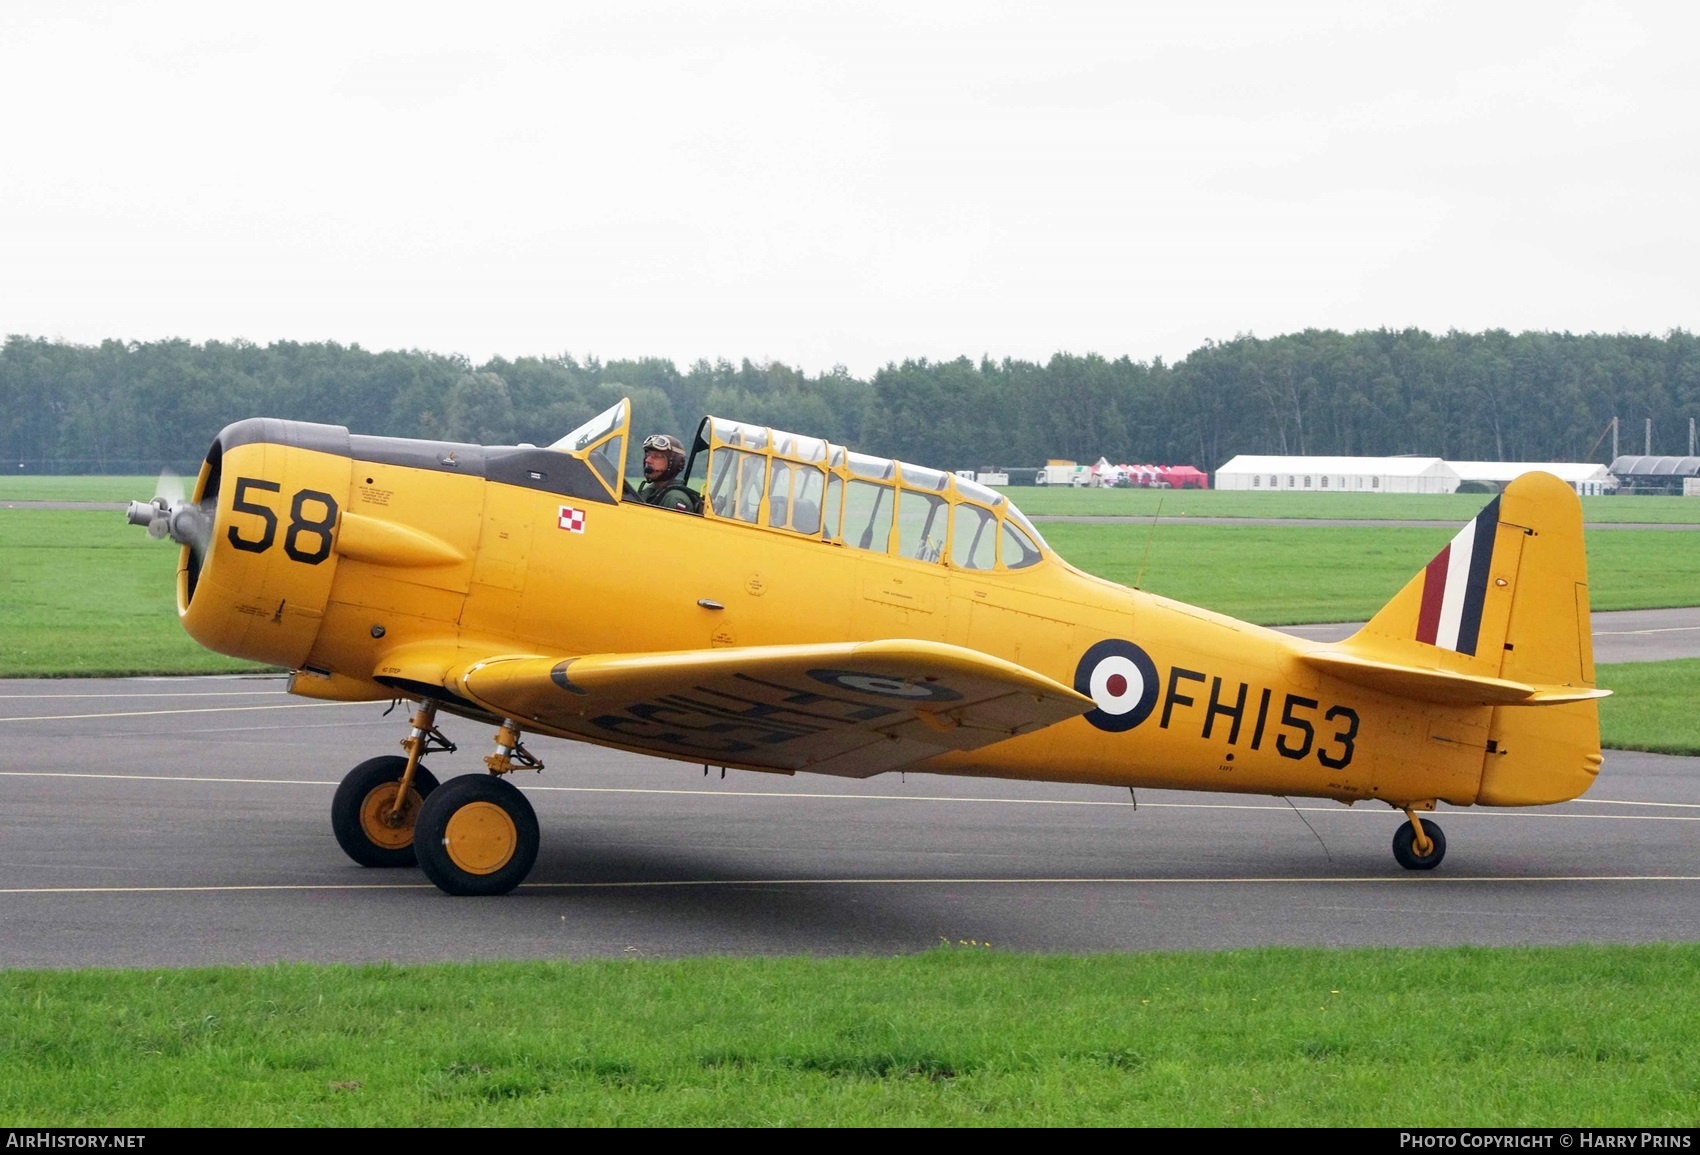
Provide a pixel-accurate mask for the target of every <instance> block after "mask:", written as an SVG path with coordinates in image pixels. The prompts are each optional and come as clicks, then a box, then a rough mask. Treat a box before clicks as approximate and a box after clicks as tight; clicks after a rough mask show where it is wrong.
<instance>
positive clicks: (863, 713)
mask: <svg viewBox="0 0 1700 1155" xmlns="http://www.w3.org/2000/svg"><path fill="white" fill-rule="evenodd" d="M442 685H443V687H444V688H445V689H447V690H449V691H450V692H452V693H454V694H456V695H459V696H461V697H464V698H466V699H470V700H471V701H473V702H476V703H477V704H478V705H480V706H481V707H483V708H484V709H487V710H489V711H490V712H491V713H493V714H498V715H502V716H505V717H509V718H514V719H516V720H520V719H523V720H526V721H528V722H529V723H531V724H532V725H535V726H537V727H539V728H541V729H545V730H550V731H554V732H556V733H560V734H565V735H570V736H577V737H582V738H587V739H590V740H592V741H596V742H603V743H607V744H611V745H616V746H625V747H629V748H632V749H638V750H645V751H649V752H653V753H656V754H663V755H668V756H671V757H675V758H685V759H689V760H692V761H699V762H703V763H713V764H715V765H726V766H743V767H749V768H752V769H762V770H780V771H797V770H809V771H814V772H817V773H824V774H839V775H844V776H847V777H853V778H865V777H868V776H870V775H873V774H879V773H884V772H886V771H890V770H900V769H904V768H906V767H909V766H913V765H915V764H916V763H919V762H922V761H924V760H926V759H928V758H931V757H934V756H935V755H938V754H941V753H944V752H946V751H952V750H973V749H977V748H978V747H981V746H987V745H990V744H992V743H994V742H1001V741H1003V740H1005V739H1007V738H1013V737H1016V736H1017V735H1021V734H1027V733H1031V732H1033V731H1035V730H1040V729H1043V728H1044V727H1046V726H1050V725H1053V724H1055V723H1057V722H1061V721H1063V720H1065V719H1068V718H1072V717H1075V716H1077V715H1080V714H1084V713H1086V712H1087V711H1089V710H1091V709H1093V708H1094V703H1093V702H1092V699H1090V698H1088V697H1086V696H1084V695H1082V694H1078V693H1076V692H1075V691H1074V690H1072V689H1070V688H1069V687H1067V686H1064V685H1062V684H1061V683H1059V682H1055V681H1053V680H1051V679H1050V678H1047V677H1045V676H1044V675H1042V674H1037V673H1034V672H1033V671H1031V670H1028V669H1026V668H1024V667H1022V666H1018V665H1015V664H1014V663H1011V662H1006V661H1003V660H1002V659H999V658H994V657H990V656H988V655H986V654H981V653H978V652H976V651H974V650H968V649H964V648H962V647H960V646H951V645H945V644H942V643H937V642H922V641H910V640H895V641H876V642H849V643H834V644H823V645H800V646H751V647H741V648H734V649H720V650H687V651H680V652H673V653H658V654H598V655H590V656H586V657H579V658H565V659H562V658H552V657H537V656H534V655H513V656H497V657H490V658H484V659H481V660H478V661H474V662H471V663H469V664H465V665H461V666H459V668H455V669H444V670H443V674H442Z"/></svg>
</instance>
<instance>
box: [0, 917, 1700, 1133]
mask: <svg viewBox="0 0 1700 1155" xmlns="http://www.w3.org/2000/svg"><path fill="white" fill-rule="evenodd" d="M0 999H3V1003H0V1125H4V1126H10V1127H38V1126H45V1125H49V1124H51V1125H55V1126H118V1127H157V1126H182V1125H190V1126H193V1125H218V1126H232V1125H235V1126H244V1125H255V1124H261V1125H268V1124H269V1125H302V1124H306V1125H312V1124H330V1125H356V1126H383V1127H391V1126H403V1127H418V1126H466V1125H488V1124H505V1125H545V1126H548V1125H560V1124H624V1125H636V1124H643V1125H711V1124H712V1125H732V1126H773V1125H781V1126H783V1125H797V1124H812V1125H835V1126H848V1125H927V1126H952V1127H955V1126H1000V1125H1011V1124H1022V1125H1035V1124H1038V1125H1080V1126H1090V1125H1142V1124H1143V1125H1167V1126H1223V1125H1227V1126H1239V1125H1249V1126H1307V1127H1316V1126H1373V1127H1397V1126H1436V1125H1450V1126H1477V1127H1480V1126H1499V1127H1512V1126H1522V1127H1536V1126H1538V1127H1555V1126H1558V1127H1575V1126H1596V1127H1598V1126H1617V1127H1693V1126H1694V1125H1695V1123H1696V1121H1697V1120H1700V1032H1696V1031H1695V1030H1694V1029H1693V1024H1694V1023H1695V1022H1697V1021H1700V946H1635V947H1611V948H1605V947H1562V948H1538V949H1537V948H1518V949H1495V950H1490V949H1481V948H1468V947H1464V948H1447V949H1431V950H1416V951H1410V950H1405V951H1401V950H1345V951H1328V950H1291V949H1268V950H1255V951H1241V952H1230V953H1217V954H1145V955H1112V956H1098V957H1087V958H1068V957H1044V956H1022V955H1006V954H1002V953H997V952H990V951H986V950H982V949H962V948H960V947H955V948H952V949H946V950H938V951H933V952H929V953H927V954H923V955H916V956H909V957H905V958H895V959H857V958H847V959H823V960H812V959H797V958H792V959H697V960H688V961H677V962H647V961H642V962H640V961H631V962H592V963H576V964H575V963H502V964H494V963H493V964H475V965H435V966H409V967H400V966H375V967H363V968H355V967H343V966H332V967H308V966H300V965H289V966H268V967H259V968H251V969H240V968H232V969H220V970H186V971H152V972H147V971H141V972H113V971H84V972H9V973H4V974H0Z"/></svg>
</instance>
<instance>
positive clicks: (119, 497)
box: [0, 473, 195, 502]
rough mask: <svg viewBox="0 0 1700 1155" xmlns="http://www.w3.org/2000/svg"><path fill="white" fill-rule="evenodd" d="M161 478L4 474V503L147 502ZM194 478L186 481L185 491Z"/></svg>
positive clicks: (0, 483)
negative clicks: (14, 475)
mask: <svg viewBox="0 0 1700 1155" xmlns="http://www.w3.org/2000/svg"><path fill="white" fill-rule="evenodd" d="M158 481H159V479H158V478H157V477H104V476H103V477H35V476H31V475H27V474H26V475H19V476H16V477H13V476H8V475H6V474H3V473H0V502H7V501H146V500H147V499H148V498H150V497H152V496H153V491H154V486H155V485H157V484H158ZM194 485H195V479H194V477H192V476H190V477H185V478H184V479H183V489H184V492H188V491H189V490H190V489H193V488H194Z"/></svg>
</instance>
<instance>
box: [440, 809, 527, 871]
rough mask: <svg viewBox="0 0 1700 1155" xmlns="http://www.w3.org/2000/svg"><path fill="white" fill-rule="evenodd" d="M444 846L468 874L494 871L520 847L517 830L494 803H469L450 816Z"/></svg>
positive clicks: (500, 867)
mask: <svg viewBox="0 0 1700 1155" xmlns="http://www.w3.org/2000/svg"><path fill="white" fill-rule="evenodd" d="M443 849H444V850H447V851H448V852H449V858H450V860H451V861H453V862H454V864H455V865H456V866H458V867H460V868H461V869H462V870H464V871H466V872H467V873H468V874H494V873H496V872H497V871H498V870H500V869H502V867H504V866H506V865H507V864H508V862H509V861H510V860H512V858H513V856H514V851H516V850H517V849H519V829H518V828H517V827H516V826H514V820H513V819H512V818H510V817H508V812H507V811H506V810H503V809H502V808H501V807H500V806H497V805H496V804H495V803H494V802H469V803H467V804H466V805H465V806H462V807H461V808H460V809H459V810H456V811H455V812H454V813H453V814H451V815H450V816H449V822H448V825H447V826H446V827H445V828H444V830H443Z"/></svg>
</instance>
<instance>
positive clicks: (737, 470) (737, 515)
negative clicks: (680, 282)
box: [549, 400, 1046, 570]
mask: <svg viewBox="0 0 1700 1155" xmlns="http://www.w3.org/2000/svg"><path fill="white" fill-rule="evenodd" d="M630 425H631V405H630V403H629V402H628V401H624V400H622V401H621V402H620V403H619V404H618V405H615V406H613V407H612V408H610V409H608V410H607V411H605V412H603V413H599V414H597V415H596V416H595V417H593V418H591V419H590V420H589V421H587V422H585V423H584V424H583V425H581V426H579V427H578V428H577V429H575V430H573V431H572V432H571V433H569V434H567V435H566V436H565V437H563V438H561V439H560V440H559V441H557V442H555V443H554V444H553V445H551V446H549V448H550V449H554V450H558V451H560V452H563V453H571V454H572V455H573V456H575V457H579V458H581V459H582V460H584V461H585V462H586V463H587V464H589V465H590V467H591V468H592V469H594V470H595V471H596V474H597V476H599V477H600V478H601V479H602V481H603V483H604V484H605V485H607V487H608V491H609V493H610V494H612V495H614V496H615V497H616V498H619V497H620V496H621V495H622V494H623V493H627V492H628V490H629V487H627V486H626V485H625V484H624V470H625V453H626V443H627V440H628V433H629V430H630ZM683 480H684V481H685V483H686V484H688V485H690V486H691V488H693V489H697V488H698V487H699V485H700V489H701V493H702V497H703V510H702V514H703V516H704V517H705V518H709V519H712V520H717V521H733V522H740V523H743V524H745V525H752V526H759V527H761V528H763V529H770V530H777V531H780V532H782V533H788V534H793V535H796V536H799V537H809V538H815V539H817V540H820V541H827V542H836V543H838V544H840V545H844V546H848V547H850V548H852V549H865V550H868V551H870V552H873V553H886V554H890V555H891V556H893V557H903V558H910V559H913V560H915V561H922V562H933V563H937V564H941V565H950V566H954V567H956V568H958V569H975V570H992V569H1006V570H1015V569H1025V568H1026V567H1028V566H1031V565H1034V564H1036V563H1038V562H1039V561H1041V560H1042V559H1043V558H1044V557H1045V553H1046V546H1045V543H1044V539H1043V538H1042V537H1040V536H1039V531H1038V530H1036V529H1034V528H1033V523H1032V522H1030V521H1028V520H1027V518H1026V517H1024V516H1023V515H1022V513H1021V511H1020V510H1019V509H1016V508H1015V506H1014V505H1013V504H1011V503H1010V501H1009V499H1008V498H1006V497H1005V496H1004V495H1003V494H1001V493H999V492H997V491H996V490H994V489H989V488H987V487H986V486H984V485H980V484H978V483H976V482H973V481H969V480H968V479H967V478H963V477H956V476H953V475H951V474H949V473H945V472H943V471H941V470H937V469H927V468H924V467H923V466H919V465H910V464H908V463H907V462H903V461H893V460H892V459H890V458H887V457H871V456H869V455H867V454H865V453H852V452H851V451H849V450H847V449H845V448H844V447H843V446H842V445H834V444H832V443H831V442H828V441H823V440H821V439H820V438H818V437H804V436H801V435H799V434H796V433H786V432H784V431H783V430H779V429H770V428H768V427H767V426H765V425H749V424H745V423H743V422H738V421H728V420H726V419H725V418H722V417H705V418H703V420H702V424H701V425H699V426H698V427H697V434H696V439H695V442H694V444H693V445H692V447H691V459H690V462H689V464H687V465H686V467H685V474H684V478H683Z"/></svg>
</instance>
